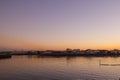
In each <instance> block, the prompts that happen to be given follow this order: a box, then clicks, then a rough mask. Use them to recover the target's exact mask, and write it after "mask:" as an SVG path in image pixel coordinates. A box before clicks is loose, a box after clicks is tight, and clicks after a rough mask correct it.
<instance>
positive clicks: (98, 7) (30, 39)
mask: <svg viewBox="0 0 120 80" xmlns="http://www.w3.org/2000/svg"><path fill="white" fill-rule="evenodd" d="M66 48H72V49H74V48H80V49H87V48H90V49H114V48H116V49H120V0H0V49H1V50H4V49H33V50H36V49H39V50H46V49H54V50H64V49H66Z"/></svg>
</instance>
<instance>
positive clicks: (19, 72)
mask: <svg viewBox="0 0 120 80" xmlns="http://www.w3.org/2000/svg"><path fill="white" fill-rule="evenodd" d="M100 62H101V64H120V57H60V58H54V57H37V56H13V57H12V58H10V59H0V80H119V78H120V66H119V65H113V66H112V65H107V66H106V65H100Z"/></svg>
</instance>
